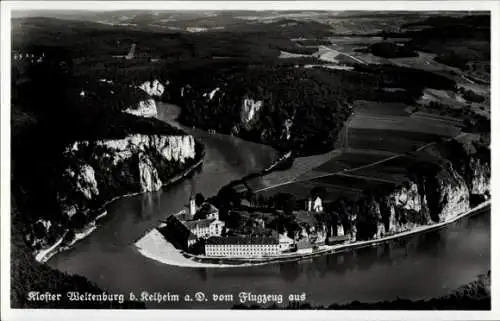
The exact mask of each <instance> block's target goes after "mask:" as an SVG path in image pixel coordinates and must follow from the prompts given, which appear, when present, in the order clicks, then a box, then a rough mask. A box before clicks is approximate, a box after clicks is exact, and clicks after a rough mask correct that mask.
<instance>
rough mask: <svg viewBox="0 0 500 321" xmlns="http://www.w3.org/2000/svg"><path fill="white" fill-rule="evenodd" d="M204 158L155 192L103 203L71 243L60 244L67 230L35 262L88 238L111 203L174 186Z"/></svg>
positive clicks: (37, 253)
mask: <svg viewBox="0 0 500 321" xmlns="http://www.w3.org/2000/svg"><path fill="white" fill-rule="evenodd" d="M204 158H205V153H204V152H203V153H202V155H201V157H200V159H199V160H198V161H196V163H194V164H193V165H191V166H190V167H188V168H187V169H185V170H184V171H183V172H182V173H180V174H177V175H176V176H174V177H172V178H169V179H168V180H167V181H166V182H164V183H163V184H162V185H161V187H160V189H158V190H156V191H148V192H133V193H128V194H123V195H118V196H115V197H113V198H112V199H110V200H108V201H106V202H104V203H103V205H102V206H101V207H100V208H99V209H97V210H96V212H99V213H100V214H99V215H97V216H96V217H95V218H94V219H92V221H91V222H89V223H87V225H86V226H85V227H84V228H83V229H82V231H81V232H79V233H75V238H73V240H71V242H70V243H69V244H62V243H63V240H64V237H65V236H66V233H67V232H68V230H66V232H64V234H63V235H62V236H61V237H60V238H59V239H57V241H56V242H54V243H53V244H52V245H50V246H49V247H48V248H46V249H42V250H39V251H35V252H34V255H35V260H36V261H38V262H40V263H46V262H47V261H49V260H50V259H51V258H52V257H53V256H54V255H56V254H58V253H61V252H63V251H66V250H69V249H71V248H72V247H73V246H74V245H75V244H76V243H78V241H81V240H83V239H85V238H86V237H87V236H89V235H90V234H91V233H92V232H93V231H94V230H95V229H96V228H97V226H96V224H97V222H98V221H99V220H100V219H101V218H103V217H105V216H106V215H107V214H108V211H107V209H106V207H107V206H108V205H110V204H111V203H113V202H115V201H117V200H119V199H122V198H126V197H130V196H137V195H141V194H146V193H152V192H157V191H159V190H161V189H163V188H165V187H169V186H170V185H172V184H175V183H177V182H178V181H179V180H181V179H183V178H185V177H186V176H188V175H190V174H191V173H192V172H193V171H194V170H195V169H197V168H198V167H200V166H201V164H202V163H203V160H204Z"/></svg>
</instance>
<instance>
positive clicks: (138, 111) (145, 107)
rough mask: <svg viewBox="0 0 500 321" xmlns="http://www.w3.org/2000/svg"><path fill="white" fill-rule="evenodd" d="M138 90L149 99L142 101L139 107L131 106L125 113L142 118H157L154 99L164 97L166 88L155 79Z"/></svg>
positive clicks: (140, 86)
mask: <svg viewBox="0 0 500 321" xmlns="http://www.w3.org/2000/svg"><path fill="white" fill-rule="evenodd" d="M138 88H139V89H141V90H142V91H144V92H145V93H146V94H148V96H149V99H145V100H141V101H139V102H138V103H137V105H134V106H130V107H129V108H127V109H125V110H124V111H123V112H125V113H129V114H132V115H136V116H142V117H155V116H156V115H157V114H158V112H157V108H156V102H155V100H154V98H161V97H162V95H163V93H164V92H165V86H164V85H163V84H162V83H161V82H160V81H158V80H157V79H155V80H153V81H145V82H143V83H142V84H141V85H139V87H138Z"/></svg>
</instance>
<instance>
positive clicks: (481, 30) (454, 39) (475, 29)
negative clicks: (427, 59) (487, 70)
mask: <svg viewBox="0 0 500 321" xmlns="http://www.w3.org/2000/svg"><path fill="white" fill-rule="evenodd" d="M490 20H491V16H490V15H489V14H486V13H482V14H474V15H467V16H462V17H450V16H433V17H429V18H427V19H425V20H422V21H420V22H416V23H410V24H406V25H403V26H401V28H402V30H405V28H408V27H419V26H421V27H422V29H421V30H412V31H402V32H383V33H381V36H383V37H384V38H389V37H395V38H410V39H411V40H410V41H408V42H406V43H405V45H404V47H403V48H407V49H408V50H405V51H403V52H399V53H404V54H405V55H403V56H404V57H413V54H412V52H413V51H417V50H419V51H424V52H431V53H435V54H437V56H436V58H435V60H436V61H437V62H440V63H443V64H445V65H448V66H451V67H457V68H460V69H464V70H465V69H469V68H471V67H469V64H470V63H471V62H474V61H489V60H490V57H491V53H490V37H491V31H490ZM379 47H380V46H379ZM383 47H384V49H390V50H389V55H395V54H396V53H398V51H397V50H399V49H398V48H394V47H392V46H390V45H387V44H384V45H383ZM377 49H380V48H377ZM394 50H396V51H394ZM374 54H376V55H380V56H382V57H384V54H387V51H385V50H383V51H375V52H374ZM394 57H396V56H394ZM387 58H389V57H387Z"/></svg>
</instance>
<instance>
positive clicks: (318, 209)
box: [313, 196, 323, 212]
mask: <svg viewBox="0 0 500 321" xmlns="http://www.w3.org/2000/svg"><path fill="white" fill-rule="evenodd" d="M313 211H315V212H323V202H322V201H321V198H320V197H319V196H318V197H316V199H315V200H314V204H313Z"/></svg>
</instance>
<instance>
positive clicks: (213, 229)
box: [184, 218, 225, 237]
mask: <svg viewBox="0 0 500 321" xmlns="http://www.w3.org/2000/svg"><path fill="white" fill-rule="evenodd" d="M184 225H185V226H186V227H187V228H188V230H189V231H191V233H193V234H194V235H196V236H197V237H211V236H221V234H222V228H223V227H224V225H225V224H224V222H222V221H220V220H218V219H214V218H210V219H209V218H207V219H203V220H195V221H187V222H184Z"/></svg>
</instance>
